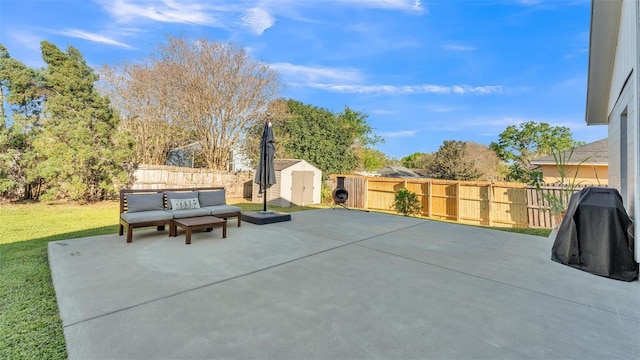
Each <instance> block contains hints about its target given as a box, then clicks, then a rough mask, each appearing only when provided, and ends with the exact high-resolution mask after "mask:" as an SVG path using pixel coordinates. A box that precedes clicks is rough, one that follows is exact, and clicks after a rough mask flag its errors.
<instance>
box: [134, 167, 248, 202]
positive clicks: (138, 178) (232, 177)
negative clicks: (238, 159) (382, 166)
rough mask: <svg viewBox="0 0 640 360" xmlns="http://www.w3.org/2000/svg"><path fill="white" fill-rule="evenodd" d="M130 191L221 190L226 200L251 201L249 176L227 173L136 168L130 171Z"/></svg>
mask: <svg viewBox="0 0 640 360" xmlns="http://www.w3.org/2000/svg"><path fill="white" fill-rule="evenodd" d="M133 171H134V172H133V176H134V179H135V180H134V183H133V186H132V188H133V189H164V188H170V189H178V188H192V187H194V186H200V187H207V186H223V187H224V188H225V189H226V193H227V198H243V197H251V186H252V183H253V173H250V172H240V173H230V172H226V171H212V170H209V169H193V168H185V167H175V166H164V165H143V164H141V165H138V166H137V167H136V168H135V169H134V170H133Z"/></svg>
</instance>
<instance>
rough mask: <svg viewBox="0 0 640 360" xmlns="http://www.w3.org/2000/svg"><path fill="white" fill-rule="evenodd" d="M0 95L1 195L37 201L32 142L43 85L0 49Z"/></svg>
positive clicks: (36, 132)
mask: <svg viewBox="0 0 640 360" xmlns="http://www.w3.org/2000/svg"><path fill="white" fill-rule="evenodd" d="M0 94H1V96H0V100H2V102H1V103H0V108H1V109H2V111H1V113H0V116H1V117H2V119H1V120H0V121H1V122H0V192H2V193H3V194H4V196H5V197H6V198H17V197H21V198H23V199H25V200H27V199H32V198H37V197H38V195H39V188H40V187H39V186H40V184H41V179H40V178H39V176H37V171H36V170H37V168H38V160H39V155H38V154H37V152H35V151H34V150H33V142H34V139H35V138H36V137H37V136H38V135H39V134H40V131H41V128H42V121H41V120H42V105H43V101H44V99H45V97H44V89H43V84H42V82H41V76H40V71H38V70H35V69H32V68H29V67H27V66H25V65H24V64H23V63H21V62H20V61H17V60H15V59H13V58H11V56H10V55H9V52H8V51H7V49H6V48H5V47H4V46H2V45H0ZM5 106H8V109H5ZM7 110H8V111H7Z"/></svg>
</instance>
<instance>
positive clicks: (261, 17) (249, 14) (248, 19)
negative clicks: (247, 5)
mask: <svg viewBox="0 0 640 360" xmlns="http://www.w3.org/2000/svg"><path fill="white" fill-rule="evenodd" d="M274 23H275V19H274V18H273V16H271V13H269V11H267V10H266V9H263V8H257V7H256V8H252V9H248V10H246V11H245V15H244V16H243V17H242V25H243V26H244V27H246V28H249V29H250V30H251V32H253V33H254V34H256V35H262V33H263V32H264V31H265V30H267V29H268V28H270V27H271V26H272V25H273V24H274Z"/></svg>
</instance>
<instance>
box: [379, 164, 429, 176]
mask: <svg viewBox="0 0 640 360" xmlns="http://www.w3.org/2000/svg"><path fill="white" fill-rule="evenodd" d="M378 173H380V176H385V177H400V178H419V177H420V175H418V174H416V173H415V172H413V171H411V170H409V169H407V168H406V167H404V166H385V167H383V168H382V169H380V170H378Z"/></svg>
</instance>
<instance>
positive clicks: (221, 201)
mask: <svg viewBox="0 0 640 360" xmlns="http://www.w3.org/2000/svg"><path fill="white" fill-rule="evenodd" d="M198 199H199V200H200V206H201V207H204V206H215V205H226V204H227V199H226V195H225V191H224V189H221V190H213V191H199V192H198Z"/></svg>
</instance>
